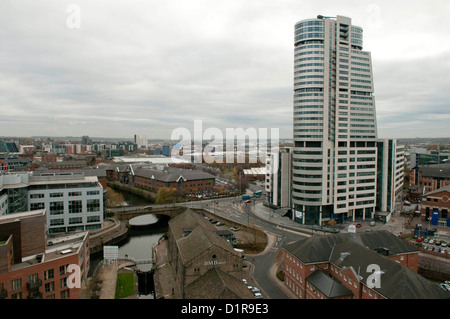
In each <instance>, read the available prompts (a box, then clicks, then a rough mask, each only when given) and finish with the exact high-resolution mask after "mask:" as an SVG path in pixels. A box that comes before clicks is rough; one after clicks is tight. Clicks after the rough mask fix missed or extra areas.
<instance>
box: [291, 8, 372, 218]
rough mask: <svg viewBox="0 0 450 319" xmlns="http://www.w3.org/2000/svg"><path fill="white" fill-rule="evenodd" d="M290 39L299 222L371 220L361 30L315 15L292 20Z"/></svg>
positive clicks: (367, 82) (368, 88) (368, 71)
mask: <svg viewBox="0 0 450 319" xmlns="http://www.w3.org/2000/svg"><path fill="white" fill-rule="evenodd" d="M294 37H295V42H294V43H295V50H294V60H295V61H294V142H295V147H294V151H293V162H292V206H293V209H294V210H295V213H296V215H295V216H296V217H297V221H299V222H302V223H305V224H324V223H326V222H327V221H328V220H330V219H337V220H344V219H345V218H355V217H357V218H358V217H361V218H370V217H372V213H373V212H374V211H375V205H376V172H377V167H376V166H377V145H376V142H377V127H376V114H375V99H374V96H373V92H374V89H373V74H372V61H371V55H370V52H367V51H363V30H362V28H360V27H357V26H354V25H352V24H351V19H350V18H347V17H343V16H337V17H333V18H331V17H323V16H318V17H317V18H315V19H307V20H302V21H300V22H298V23H296V24H295V36H294ZM299 218H300V219H299Z"/></svg>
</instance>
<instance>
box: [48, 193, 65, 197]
mask: <svg viewBox="0 0 450 319" xmlns="http://www.w3.org/2000/svg"><path fill="white" fill-rule="evenodd" d="M63 196H64V194H63V193H51V194H50V197H63Z"/></svg>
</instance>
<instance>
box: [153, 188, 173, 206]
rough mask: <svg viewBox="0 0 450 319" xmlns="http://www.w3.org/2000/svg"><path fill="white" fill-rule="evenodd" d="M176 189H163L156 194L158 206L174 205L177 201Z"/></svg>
mask: <svg viewBox="0 0 450 319" xmlns="http://www.w3.org/2000/svg"><path fill="white" fill-rule="evenodd" d="M175 191H176V190H175V188H168V187H161V188H160V189H158V192H157V193H156V203H157V204H168V203H174V202H175V201H176V199H177V195H176V192H175Z"/></svg>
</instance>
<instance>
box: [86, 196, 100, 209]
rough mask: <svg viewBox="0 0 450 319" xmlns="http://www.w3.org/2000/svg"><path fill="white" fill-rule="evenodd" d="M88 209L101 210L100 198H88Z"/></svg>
mask: <svg viewBox="0 0 450 319" xmlns="http://www.w3.org/2000/svg"><path fill="white" fill-rule="evenodd" d="M87 211H88V212H98V211H100V200H98V199H88V200H87Z"/></svg>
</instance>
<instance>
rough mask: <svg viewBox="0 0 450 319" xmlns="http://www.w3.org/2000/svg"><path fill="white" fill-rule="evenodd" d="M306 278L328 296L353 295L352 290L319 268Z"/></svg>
mask: <svg viewBox="0 0 450 319" xmlns="http://www.w3.org/2000/svg"><path fill="white" fill-rule="evenodd" d="M306 280H308V281H309V282H310V283H311V284H313V285H314V286H315V287H316V288H317V289H319V290H320V291H321V292H322V293H323V294H324V295H325V296H327V297H328V298H337V297H345V296H353V292H352V291H351V290H350V289H348V288H347V287H345V286H344V285H342V284H341V283H340V282H339V281H337V280H336V279H334V278H332V277H331V276H329V275H327V274H326V273H325V272H323V271H322V270H320V269H318V270H316V271H315V272H313V273H312V274H311V275H309V276H308V277H306Z"/></svg>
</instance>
